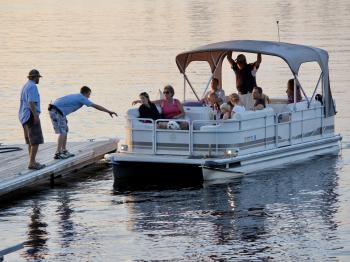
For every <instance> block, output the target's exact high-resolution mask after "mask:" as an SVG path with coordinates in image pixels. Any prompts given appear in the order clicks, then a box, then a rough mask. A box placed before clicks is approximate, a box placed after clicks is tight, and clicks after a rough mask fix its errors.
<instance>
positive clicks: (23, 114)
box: [18, 69, 45, 170]
mask: <svg viewBox="0 0 350 262" xmlns="http://www.w3.org/2000/svg"><path fill="white" fill-rule="evenodd" d="M40 77H41V75H40V73H39V71H38V70H36V69H33V70H31V71H30V72H29V74H28V81H27V83H26V84H25V85H24V86H23V88H22V92H21V101H20V108H19V112H18V116H19V120H20V121H21V124H22V126H23V130H24V138H25V141H26V143H27V144H28V152H29V164H28V168H29V169H34V170H39V169H42V168H44V167H45V165H42V164H40V163H38V162H36V161H35V157H36V154H37V152H38V148H39V145H40V144H43V143H44V138H43V133H42V130H41V125H40V118H39V114H40V112H41V111H40V95H39V91H38V87H37V86H36V85H37V84H39V79H40Z"/></svg>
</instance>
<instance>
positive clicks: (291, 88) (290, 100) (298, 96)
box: [286, 78, 303, 104]
mask: <svg viewBox="0 0 350 262" xmlns="http://www.w3.org/2000/svg"><path fill="white" fill-rule="evenodd" d="M296 87H297V90H296V102H297V103H298V102H300V101H302V100H303V98H302V96H301V91H300V86H299V85H298V84H297V85H296ZM286 93H287V96H288V104H292V103H294V79H293V78H292V79H289V80H288V83H287V91H286Z"/></svg>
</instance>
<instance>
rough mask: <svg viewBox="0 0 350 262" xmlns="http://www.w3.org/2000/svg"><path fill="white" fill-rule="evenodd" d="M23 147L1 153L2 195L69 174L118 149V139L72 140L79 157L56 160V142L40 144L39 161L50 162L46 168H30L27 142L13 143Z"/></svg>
mask: <svg viewBox="0 0 350 262" xmlns="http://www.w3.org/2000/svg"><path fill="white" fill-rule="evenodd" d="M11 146H18V147H20V148H22V150H20V151H15V152H9V153H4V154H0V196H2V195H5V194H8V193H10V192H13V191H16V190H19V189H21V188H23V187H26V186H31V185H34V184H36V183H39V182H42V181H44V180H49V179H50V178H51V177H52V175H53V176H59V175H67V174H70V173H71V172H72V171H73V170H78V169H81V168H83V167H85V166H87V165H90V164H92V163H94V162H96V161H98V160H100V159H102V158H103V156H104V154H106V153H108V152H112V151H114V150H116V149H117V141H116V140H115V139H105V140H95V141H86V142H70V143H68V148H69V150H70V151H71V152H72V153H73V154H75V157H72V158H68V159H63V160H55V159H53V156H54V153H55V151H56V143H45V144H43V145H40V147H39V151H38V155H37V161H39V162H40V163H43V164H46V167H45V168H44V169H42V170H28V168H27V166H28V151H27V147H26V145H11Z"/></svg>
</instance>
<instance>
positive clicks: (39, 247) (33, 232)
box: [22, 200, 48, 261]
mask: <svg viewBox="0 0 350 262" xmlns="http://www.w3.org/2000/svg"><path fill="white" fill-rule="evenodd" d="M29 217H30V222H29V224H28V232H27V236H28V238H27V239H28V240H27V241H26V243H25V247H27V249H26V251H25V252H24V253H22V256H23V257H24V258H26V259H28V260H31V259H32V260H34V261H44V260H45V257H46V255H47V253H48V248H47V243H46V242H47V240H48V232H47V229H46V228H47V223H45V222H44V220H45V217H44V216H43V215H42V211H41V206H40V205H39V203H38V200H34V201H33V204H32V211H31V214H30V216H29Z"/></svg>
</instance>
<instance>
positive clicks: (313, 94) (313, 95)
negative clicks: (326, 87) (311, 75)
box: [308, 72, 323, 108]
mask: <svg viewBox="0 0 350 262" xmlns="http://www.w3.org/2000/svg"><path fill="white" fill-rule="evenodd" d="M322 77H323V72H321V74H320V77H319V78H318V81H317V84H316V87H315V89H314V92H313V93H312V96H311V99H310V102H309V103H308V108H310V104H311V101H312V99H313V98H314V97H315V94H316V91H317V88H318V85H319V84H320V82H321V79H322Z"/></svg>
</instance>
